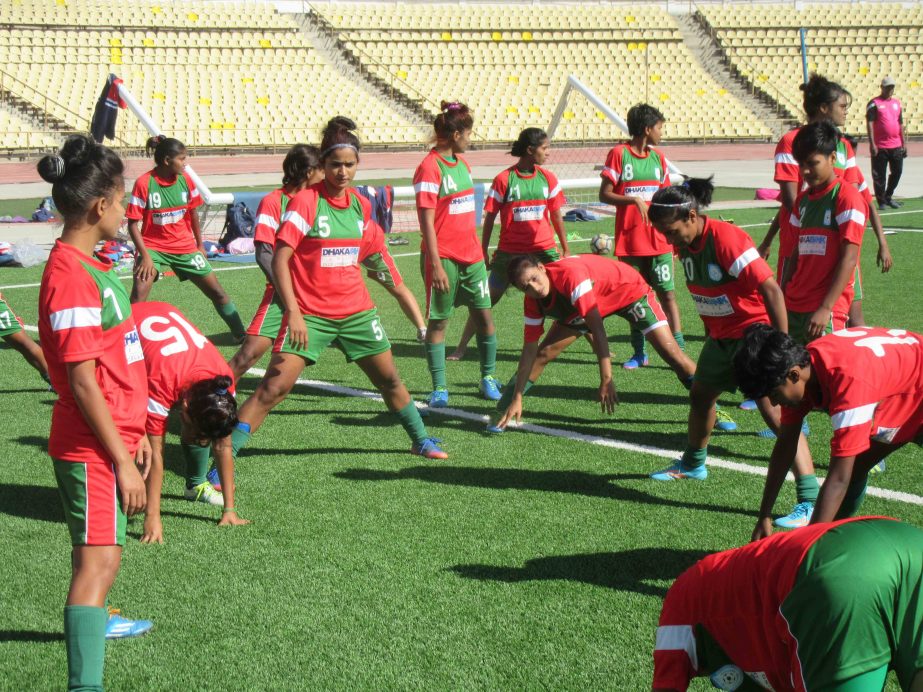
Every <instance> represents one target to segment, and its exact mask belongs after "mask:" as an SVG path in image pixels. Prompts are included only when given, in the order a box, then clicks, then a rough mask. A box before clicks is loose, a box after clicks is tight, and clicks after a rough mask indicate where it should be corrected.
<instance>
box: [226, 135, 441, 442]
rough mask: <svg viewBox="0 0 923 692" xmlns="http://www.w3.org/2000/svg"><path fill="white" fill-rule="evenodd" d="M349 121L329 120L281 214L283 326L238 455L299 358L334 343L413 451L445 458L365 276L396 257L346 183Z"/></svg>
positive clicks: (350, 155) (237, 438)
mask: <svg viewBox="0 0 923 692" xmlns="http://www.w3.org/2000/svg"><path fill="white" fill-rule="evenodd" d="M355 128H356V125H355V123H353V122H352V121H351V120H349V119H348V118H343V117H337V118H333V119H332V120H331V121H330V122H329V123H327V126H326V127H325V128H324V139H323V142H322V143H321V154H320V162H321V165H322V166H323V169H324V180H323V181H321V182H320V183H318V184H317V185H313V186H311V187H309V188H308V189H307V190H303V191H302V192H299V193H298V194H297V195H295V197H294V198H293V199H292V201H291V202H289V204H288V209H287V210H286V212H285V214H284V215H283V217H282V225H281V226H280V227H279V232H278V233H277V234H276V249H275V256H274V257H273V261H272V272H273V276H274V277H275V285H276V290H277V291H278V292H279V300H280V301H281V303H282V305H283V307H284V309H285V312H284V320H283V331H282V332H280V334H279V338H278V339H277V340H276V343H275V345H274V346H273V354H272V359H271V360H270V361H269V367H268V368H267V370H266V375H265V376H264V377H263V380H262V382H260V384H259V386H258V387H257V389H256V391H255V392H254V393H253V396H251V397H250V398H249V399H247V401H246V402H245V403H244V405H243V406H242V407H241V408H240V411H239V412H238V417H239V418H240V421H241V422H240V424H238V427H237V429H236V430H235V431H234V434H233V443H234V453H235V455H236V453H237V451H238V450H239V449H240V448H241V447H243V446H244V445H245V444H246V443H247V441H248V440H249V438H250V435H251V434H252V433H254V432H256V430H257V428H259V427H260V425H262V423H263V421H264V420H265V419H266V416H267V415H268V414H269V412H270V411H271V410H272V409H273V408H274V407H275V406H276V405H277V404H279V403H280V402H281V401H282V400H283V399H284V398H285V397H286V396H287V395H288V393H289V392H290V391H291V389H292V387H294V386H295V382H296V380H297V379H298V375H300V374H301V371H302V370H304V368H305V365H313V364H314V363H316V362H317V359H318V358H319V357H320V355H321V353H323V351H324V350H325V349H326V348H327V346H329V345H331V344H335V345H336V346H337V347H339V349H340V350H341V351H343V353H344V354H345V355H346V359H347V360H348V361H350V362H352V361H355V362H356V364H357V365H358V366H359V367H360V368H361V369H362V371H363V372H364V373H365V374H366V375H368V378H369V380H371V382H372V384H374V385H375V387H376V388H377V389H378V390H379V391H380V392H381V395H382V397H383V398H384V400H385V405H386V406H387V407H388V409H389V410H390V411H392V412H393V413H394V414H396V416H397V418H398V420H399V421H400V423H401V425H402V426H403V427H404V430H406V431H407V434H408V435H409V436H410V439H411V441H412V442H413V446H412V447H411V452H412V453H413V454H419V455H421V456H424V457H426V458H428V459H445V458H447V455H446V453H445V452H443V451H442V450H441V449H440V448H439V446H438V444H437V440H435V439H433V438H431V437H429V435H428V434H427V432H426V428H425V426H424V425H423V421H422V419H421V418H420V413H419V412H418V411H417V408H416V406H415V405H414V403H413V400H412V399H411V398H410V394H409V392H408V391H407V388H406V387H405V386H404V383H403V382H402V381H401V378H400V375H398V372H397V369H396V368H395V366H394V359H393V357H392V356H391V344H390V343H389V342H388V337H387V336H386V335H385V331H384V328H383V327H382V324H381V320H380V319H379V318H378V310H377V309H376V308H375V305H374V303H372V298H371V296H370V295H369V292H368V289H367V288H366V287H365V283H364V282H363V280H362V271H361V269H360V267H359V265H360V264H361V265H362V266H363V267H365V268H366V269H370V270H372V271H375V272H381V273H385V274H386V273H389V272H392V271H393V267H394V260H392V259H391V256H390V255H389V254H388V250H387V246H386V245H385V240H384V233H383V232H382V230H381V227H380V226H378V224H376V223H375V222H374V221H372V220H371V206H370V205H369V203H368V200H366V199H365V198H364V197H362V196H361V195H358V194H356V192H354V191H353V190H352V189H350V183H351V182H352V180H353V178H354V177H355V175H356V169H357V167H358V165H359V139H358V138H357V137H356V135H355V134H353V132H352V131H353V130H355Z"/></svg>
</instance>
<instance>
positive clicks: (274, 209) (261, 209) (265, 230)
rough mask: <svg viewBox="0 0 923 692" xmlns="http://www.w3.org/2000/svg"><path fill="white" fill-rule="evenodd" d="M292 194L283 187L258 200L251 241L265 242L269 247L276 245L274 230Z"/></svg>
mask: <svg viewBox="0 0 923 692" xmlns="http://www.w3.org/2000/svg"><path fill="white" fill-rule="evenodd" d="M291 200H292V195H290V194H288V193H287V192H286V191H285V188H282V187H280V188H278V189H277V190H273V191H272V192H270V193H269V194H267V195H266V196H265V197H263V199H261V200H260V205H259V206H258V207H257V209H256V226H255V227H254V229H253V242H255V243H266V244H267V245H269V246H270V247H275V245H276V232H277V231H278V230H279V224H281V223H282V216H283V215H284V214H285V210H286V209H287V208H288V203H289V202H290V201H291Z"/></svg>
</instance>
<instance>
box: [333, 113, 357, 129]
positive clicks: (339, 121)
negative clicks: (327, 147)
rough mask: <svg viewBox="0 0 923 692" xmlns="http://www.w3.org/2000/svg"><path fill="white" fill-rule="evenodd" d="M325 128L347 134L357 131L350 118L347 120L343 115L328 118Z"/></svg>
mask: <svg viewBox="0 0 923 692" xmlns="http://www.w3.org/2000/svg"><path fill="white" fill-rule="evenodd" d="M327 127H329V128H331V129H334V128H335V129H337V130H346V131H347V132H353V131H354V130H357V129H358V126H357V125H356V123H354V122H353V121H352V120H351V119H350V118H347V117H346V116H345V115H337V116H334V117H333V118H330V121H329V122H328V123H327Z"/></svg>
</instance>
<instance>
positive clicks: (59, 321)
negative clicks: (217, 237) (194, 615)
mask: <svg viewBox="0 0 923 692" xmlns="http://www.w3.org/2000/svg"><path fill="white" fill-rule="evenodd" d="M124 170H125V167H124V164H123V163H122V161H121V159H119V157H118V155H116V154H115V152H113V151H112V150H110V149H107V148H106V147H104V146H102V145H99V144H97V143H96V142H94V141H93V140H92V139H90V138H89V137H85V136H75V137H69V138H68V139H67V141H66V142H65V143H64V146H63V147H62V148H61V150H60V152H58V154H56V155H51V156H45V157H44V158H42V160H41V161H39V162H38V172H39V174H40V175H41V176H42V178H43V179H44V180H46V181H48V182H49V183H51V184H52V188H51V196H52V197H53V198H54V203H55V205H56V206H57V208H58V210H59V211H60V212H61V214H62V215H63V216H64V229H63V231H62V232H61V237H60V238H59V239H58V240H57V241H56V242H55V245H54V248H53V249H52V250H51V254H50V255H49V257H48V263H47V264H46V265H45V271H44V273H43V274H42V285H41V288H40V289H39V305H38V309H39V317H38V330H39V336H40V339H41V344H42V350H43V351H44V352H45V358H46V359H47V362H48V371H49V373H50V374H51V382H52V384H53V385H54V388H55V391H57V393H58V400H57V401H56V402H55V405H54V411H53V412H52V416H51V431H50V433H49V435H48V452H49V454H50V455H51V458H52V460H53V462H54V473H55V479H56V480H57V483H58V490H59V491H60V494H61V501H62V503H63V504H64V517H65V519H66V521H67V525H68V528H69V529H70V535H71V543H72V545H73V552H72V554H71V583H70V590H69V591H68V594H67V604H66V605H65V607H64V643H65V646H66V647H67V675H68V678H67V685H68V689H81V690H85V689H94V690H97V689H98V690H101V689H102V688H103V686H102V685H103V666H104V664H105V642H106V636H107V620H109V619H110V618H109V613H108V612H107V610H106V596H107V595H108V593H109V589H110V588H111V587H112V584H113V582H114V581H115V577H116V575H117V574H118V572H119V564H120V563H121V560H122V546H123V545H125V524H126V516H131V515H132V514H136V513H138V512H140V511H142V510H144V505H145V492H144V479H143V477H142V473H143V474H144V475H146V474H147V471H148V468H149V466H150V462H151V447H150V445H149V444H148V441H147V437H146V436H145V434H144V420H145V415H146V414H145V411H146V409H147V376H146V375H145V371H144V362H143V361H144V354H143V353H142V352H141V344H140V343H139V340H138V332H137V330H136V329H135V321H134V319H132V316H131V303H130V302H129V300H128V293H126V291H125V287H124V286H123V285H122V282H121V281H119V278H118V276H116V274H115V272H114V271H112V263H111V262H110V261H109V260H108V259H98V258H96V257H95V256H94V254H93V253H94V251H95V249H96V245H97V243H99V242H100V241H103V240H108V239H110V238H115V236H116V234H117V233H118V232H119V226H120V225H121V223H122V217H123V215H124V213H125V209H124V207H123V206H122V196H123V195H124V194H125V179H124V177H123V176H124ZM139 469H140V471H141V472H140V473H139ZM116 617H117V618H118V619H114V618H113V619H112V623H111V625H110V626H111V627H112V629H111V636H131V635H132V634H141V633H143V632H146V631H147V630H149V629H150V628H151V626H152V625H151V623H150V622H149V621H146V620H141V621H137V622H132V621H129V620H125V619H123V618H121V617H120V616H116Z"/></svg>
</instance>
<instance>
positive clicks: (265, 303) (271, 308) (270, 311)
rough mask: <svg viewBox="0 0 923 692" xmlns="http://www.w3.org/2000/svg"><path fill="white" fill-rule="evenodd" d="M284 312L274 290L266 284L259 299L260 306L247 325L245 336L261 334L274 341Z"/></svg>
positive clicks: (280, 328)
mask: <svg viewBox="0 0 923 692" xmlns="http://www.w3.org/2000/svg"><path fill="white" fill-rule="evenodd" d="M284 313H285V309H284V308H283V307H282V304H281V303H280V302H279V301H278V300H277V299H276V290H275V289H274V288H273V287H272V286H267V287H266V291H265V292H264V293H263V300H262V301H260V306H259V307H258V308H257V309H256V314H255V315H254V316H253V320H252V321H251V322H250V326H249V327H247V336H262V337H265V338H267V339H272V340H273V341H275V340H276V337H277V336H279V332H280V331H281V330H282V317H283V315H284Z"/></svg>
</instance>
